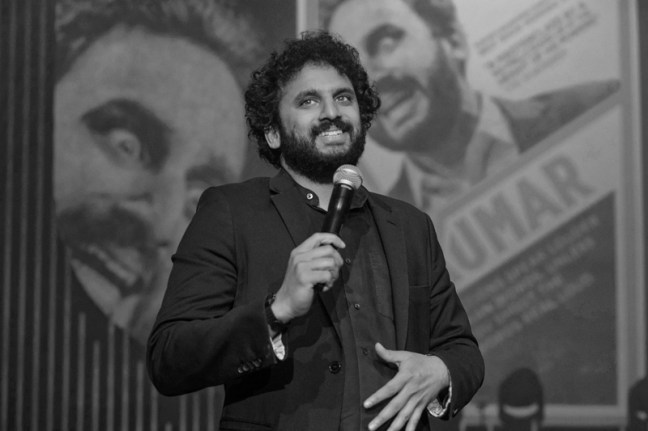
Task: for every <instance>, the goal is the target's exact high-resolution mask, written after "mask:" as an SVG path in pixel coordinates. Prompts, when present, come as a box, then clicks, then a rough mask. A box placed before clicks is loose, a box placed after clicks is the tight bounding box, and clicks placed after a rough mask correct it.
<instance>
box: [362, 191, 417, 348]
mask: <svg viewBox="0 0 648 431" xmlns="http://www.w3.org/2000/svg"><path fill="white" fill-rule="evenodd" d="M369 203H370V205H371V210H372V212H373V215H374V219H375V220H376V225H377V226H378V233H379V234H380V238H381V240H382V243H383V248H384V250H385V258H386V259H387V266H388V267H389V277H390V282H391V287H392V301H393V305H394V325H395V326H396V328H395V329H396V347H397V348H398V349H399V350H403V349H404V348H405V342H406V341H407V320H408V309H409V279H408V276H407V260H406V256H407V252H406V248H405V238H404V236H403V230H402V228H401V221H400V219H399V218H398V216H397V215H396V214H394V213H393V212H392V211H391V208H390V207H389V206H388V205H387V204H385V203H384V202H382V201H379V200H377V199H374V198H373V197H372V196H371V195H370V198H369Z"/></svg>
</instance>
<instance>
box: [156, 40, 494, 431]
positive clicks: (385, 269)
mask: <svg viewBox="0 0 648 431" xmlns="http://www.w3.org/2000/svg"><path fill="white" fill-rule="evenodd" d="M245 101H246V118H247V122H248V126H249V129H250V131H249V134H250V136H251V137H252V138H253V139H255V140H256V142H257V144H258V147H259V153H260V155H261V157H262V158H264V159H265V160H267V161H268V162H269V163H271V164H273V165H274V166H276V167H278V168H280V169H279V173H278V174H277V175H276V176H275V177H273V178H254V179H251V180H249V181H246V182H243V183H237V184H229V185H224V186H220V187H213V188H210V189H208V190H207V191H206V192H205V193H204V194H203V195H202V196H201V199H200V202H199V204H198V210H197V212H196V215H195V216H194V218H193V219H192V221H191V223H190V225H189V227H188V229H187V230H186V232H185V235H184V237H183V239H182V241H181V243H180V245H179V247H178V250H177V252H176V254H175V255H174V258H173V262H174V263H173V268H172V271H171V276H170V279H169V284H168V287H167V291H166V294H165V297H164V300H163V303H162V307H161V309H160V312H159V314H158V318H157V320H156V323H155V326H154V328H153V331H152V333H151V336H150V338H149V343H148V355H147V359H148V367H149V373H150V375H151V377H152V380H153V382H154V384H155V385H156V387H157V388H158V389H159V390H160V392H162V393H163V394H166V395H176V394H183V393H189V392H192V391H196V390H199V389H201V388H204V387H209V386H214V385H224V387H225V406H224V409H223V414H222V420H221V430H251V429H255V430H256V429H258V430H261V429H264V430H270V429H272V430H331V431H338V430H343V431H347V430H353V431H356V430H359V429H369V430H376V429H383V430H390V431H391V430H397V429H403V428H404V427H406V429H407V430H408V431H414V430H415V429H416V430H421V429H428V420H427V418H425V416H428V413H427V412H429V414H430V415H432V416H437V417H441V418H448V417H451V416H454V415H456V414H457V412H458V411H459V410H460V409H461V408H462V407H463V406H464V405H466V404H467V403H468V402H469V401H470V399H471V398H472V396H473V395H474V393H475V392H476V391H477V389H478V388H479V386H480V385H481V382H482V379H483V375H484V364H483V359H482V357H481V353H480V351H479V348H478V346H477V342H476V340H475V338H474V336H473V334H472V332H471V328H470V323H469V321H468V317H467V316H466V313H465V311H464V309H463V306H462V304H461V302H460V300H459V298H458V296H457V293H456V291H455V288H454V285H453V283H452V282H451V280H450V278H449V275H448V271H447V270H446V267H445V262H444V258H443V253H442V251H441V249H440V246H439V242H438V240H437V236H436V233H435V231H434V227H433V225H432V222H431V220H430V218H429V217H428V216H427V215H426V214H424V213H423V212H421V211H419V210H417V209H416V208H414V207H413V206H411V205H409V204H406V203H404V202H401V201H398V200H395V199H391V198H387V197H385V196H381V195H378V194H374V193H371V192H369V191H368V190H367V189H365V188H363V187H360V188H359V189H358V190H357V191H356V192H355V194H354V195H353V199H352V201H351V204H350V209H349V212H348V214H347V217H346V221H345V223H344V225H343V226H342V229H341V231H340V233H339V235H337V234H334V233H327V232H320V229H321V226H322V224H323V221H324V219H325V218H326V215H327V209H328V204H329V201H330V200H331V195H332V192H333V188H334V186H333V181H332V178H333V174H334V172H335V171H336V170H337V168H338V167H339V166H340V165H343V164H356V163H357V162H358V160H359V158H360V156H361V154H362V151H363V147H364V141H365V134H366V132H367V130H368V129H369V127H370V125H371V121H372V119H373V117H374V115H375V114H376V112H377V110H378V108H379V106H380V101H379V98H378V96H377V94H376V92H375V90H374V88H373V87H372V85H371V84H370V83H369V81H368V77H367V74H366V72H365V70H364V68H363V67H362V65H361V64H360V62H359V58H358V53H357V51H356V50H355V49H354V48H352V47H351V46H349V45H347V44H345V43H343V42H342V41H340V40H339V39H337V38H335V37H332V36H331V35H329V34H328V33H319V32H318V33H305V34H303V35H302V37H301V38H299V39H296V40H292V41H288V42H287V43H286V46H285V47H284V50H283V51H281V52H274V53H273V54H272V55H271V56H270V59H269V60H268V62H267V63H266V64H264V65H263V66H262V67H260V68H259V69H257V71H256V72H254V74H253V76H252V81H251V83H250V85H249V87H248V89H247V91H246V93H245ZM422 418H425V419H424V420H421V419H422Z"/></svg>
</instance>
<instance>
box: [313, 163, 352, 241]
mask: <svg viewBox="0 0 648 431" xmlns="http://www.w3.org/2000/svg"><path fill="white" fill-rule="evenodd" d="M361 185H362V173H361V172H360V169H358V168H357V167H356V166H354V165H342V166H340V167H339V168H337V170H336V171H335V174H333V193H332V194H331V200H330V201H329V206H328V212H327V213H326V218H325V219H324V223H323V224H322V230H321V231H322V232H327V233H334V234H336V235H339V234H340V229H341V228H342V223H344V219H345V218H346V214H347V212H348V211H349V206H350V205H351V199H352V198H353V193H354V192H355V191H356V190H358V189H359V188H360V186H361Z"/></svg>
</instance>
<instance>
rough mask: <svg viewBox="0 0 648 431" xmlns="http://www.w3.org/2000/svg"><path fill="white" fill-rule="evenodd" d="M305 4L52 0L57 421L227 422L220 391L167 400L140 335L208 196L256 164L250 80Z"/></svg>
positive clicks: (126, 424) (185, 425) (77, 425)
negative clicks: (247, 98) (59, 274)
mask: <svg viewBox="0 0 648 431" xmlns="http://www.w3.org/2000/svg"><path fill="white" fill-rule="evenodd" d="M295 14H296V8H295V3H294V2H290V1H279V0H273V1H268V0H261V1H246V2H231V1H228V0H224V1H218V0H186V1H185V0H160V1H139V0H90V1H89V0H59V1H58V2H57V5H56V23H55V30H56V69H55V71H54V72H55V87H54V108H53V111H54V112H53V114H54V128H53V129H54V130H53V133H54V135H53V145H54V166H53V169H54V184H53V191H54V202H55V208H56V214H55V216H56V226H57V228H58V232H59V234H60V238H61V239H62V242H63V244H64V246H65V250H66V253H67V256H68V259H67V261H68V262H69V268H66V270H65V272H64V277H63V278H62V279H61V280H59V281H60V283H59V284H58V289H59V291H60V305H61V308H60V310H59V311H58V313H57V316H51V321H50V322H49V325H48V327H49V330H48V332H49V335H50V336H51V337H52V338H53V339H54V340H57V342H56V343H55V344H54V345H55V346H56V349H57V350H56V352H52V354H53V355H54V356H53V358H54V359H53V363H55V364H56V367H55V368H56V372H55V374H53V377H52V378H53V379H55V380H56V382H57V385H56V388H57V389H56V391H57V392H56V394H59V392H58V391H60V394H59V395H60V396H58V395H55V394H54V393H52V394H51V398H52V399H56V403H55V406H54V407H53V408H52V411H53V412H55V417H53V418H52V419H53V422H54V424H55V428H56V429H66V430H67V429H79V430H81V429H95V427H101V428H102V429H104V428H103V427H104V426H105V429H124V430H125V429H142V428H143V427H145V428H146V429H165V430H173V429H217V427H218V419H219V416H220V411H219V405H220V402H221V401H222V393H221V391H220V390H219V389H214V388H211V389H209V390H205V391H201V392H199V393H196V394H191V395H188V396H184V397H177V398H166V397H162V396H161V395H159V394H158V393H157V392H156V391H155V389H154V388H153V387H152V385H151V383H150V381H149V379H148V377H147V375H146V368H145V365H144V364H145V361H144V359H145V358H144V355H145V343H146V339H147V337H148V334H149V332H150V329H151V327H152V324H153V321H154V319H155V317H156V314H157V310H158V309H159V305H160V303H161V299H162V295H163V294H164V290H165V288H166V282H167V279H168V275H169V271H170V266H171V255H172V254H173V253H174V252H175V249H176V247H177V245H178V242H179V240H180V237H181V235H182V234H183V233H184V230H185V229H186V227H187V225H188V223H189V220H190V219H191V217H192V215H193V213H194V212H195V207H196V204H197V201H198V198H199V197H200V195H201V193H202V192H203V190H204V189H205V188H207V187H208V186H213V185H219V184H223V183H226V182H234V181H239V180H241V179H242V178H243V177H244V175H245V172H246V169H248V168H247V166H248V165H249V159H250V158H251V157H252V151H251V147H250V145H249V144H248V140H247V131H246V127H245V123H244V121H245V120H244V115H243V111H244V109H243V103H244V102H243V91H244V89H245V86H246V84H247V80H248V78H249V76H250V73H251V71H252V70H253V68H255V67H256V65H257V63H258V62H259V61H261V60H262V59H263V58H265V57H266V56H267V54H268V52H269V51H270V49H273V48H275V47H276V46H277V45H278V44H280V42H281V41H282V40H283V39H284V38H287V37H291V36H294V34H295V25H296V24H295V22H296V17H295ZM55 317H59V318H60V320H57V319H56V318H55Z"/></svg>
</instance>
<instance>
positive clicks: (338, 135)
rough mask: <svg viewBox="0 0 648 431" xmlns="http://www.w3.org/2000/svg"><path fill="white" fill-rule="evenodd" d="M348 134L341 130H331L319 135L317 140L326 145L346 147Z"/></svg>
mask: <svg viewBox="0 0 648 431" xmlns="http://www.w3.org/2000/svg"><path fill="white" fill-rule="evenodd" d="M347 138H348V134H347V133H346V132H344V131H343V130H340V129H337V128H335V129H329V130H325V131H323V132H320V133H318V134H317V139H318V140H319V141H320V142H322V143H323V144H326V145H335V146H338V145H344V144H346V142H347Z"/></svg>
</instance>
